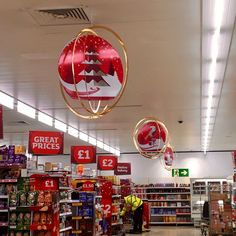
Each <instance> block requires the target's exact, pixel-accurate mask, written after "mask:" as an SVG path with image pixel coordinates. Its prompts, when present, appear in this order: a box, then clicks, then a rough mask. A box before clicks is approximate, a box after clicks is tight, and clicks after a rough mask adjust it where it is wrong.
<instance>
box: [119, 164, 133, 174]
mask: <svg viewBox="0 0 236 236" xmlns="http://www.w3.org/2000/svg"><path fill="white" fill-rule="evenodd" d="M115 175H131V163H117V166H116V169H115Z"/></svg>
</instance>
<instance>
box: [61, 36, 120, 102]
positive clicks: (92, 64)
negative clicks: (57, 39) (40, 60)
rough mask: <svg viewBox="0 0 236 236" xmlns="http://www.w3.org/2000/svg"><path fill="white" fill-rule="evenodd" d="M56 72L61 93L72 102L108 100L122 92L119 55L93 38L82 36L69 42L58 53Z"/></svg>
mask: <svg viewBox="0 0 236 236" xmlns="http://www.w3.org/2000/svg"><path fill="white" fill-rule="evenodd" d="M75 43H76V45H74V44H75ZM73 50H74V60H73V62H74V63H73V64H74V75H73V70H72V57H73ZM58 71H59V74H60V77H61V79H60V82H61V84H62V86H63V88H64V90H65V91H66V93H67V94H68V95H69V96H70V97H71V98H73V99H78V96H79V98H80V99H84V100H109V99H113V98H115V97H116V96H117V95H118V94H119V92H120V91H121V89H122V83H123V67H122V62H121V59H120V56H119V54H118V52H117V51H116V50H115V49H114V48H113V47H112V45H111V44H109V43H108V42H107V41H106V40H104V39H103V38H101V37H99V36H96V35H86V36H82V37H80V38H79V39H78V40H77V41H76V42H75V40H73V41H72V42H71V43H69V44H68V45H67V46H66V47H65V48H64V49H63V51H62V53H61V56H60V59H59V65H58Z"/></svg>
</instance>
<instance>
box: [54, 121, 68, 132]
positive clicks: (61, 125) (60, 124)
mask: <svg viewBox="0 0 236 236" xmlns="http://www.w3.org/2000/svg"><path fill="white" fill-rule="evenodd" d="M54 127H55V128H56V129H59V130H61V131H63V132H66V128H67V125H66V124H65V123H63V122H61V121H59V120H55V123H54Z"/></svg>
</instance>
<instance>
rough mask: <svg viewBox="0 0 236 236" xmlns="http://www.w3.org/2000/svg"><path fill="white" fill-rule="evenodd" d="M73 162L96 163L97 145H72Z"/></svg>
mask: <svg viewBox="0 0 236 236" xmlns="http://www.w3.org/2000/svg"><path fill="white" fill-rule="evenodd" d="M71 162H72V163H75V164H89V163H96V147H94V146H72V147H71Z"/></svg>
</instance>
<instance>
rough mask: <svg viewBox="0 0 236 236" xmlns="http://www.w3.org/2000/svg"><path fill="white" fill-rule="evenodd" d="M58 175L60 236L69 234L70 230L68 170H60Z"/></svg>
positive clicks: (70, 209) (70, 208) (70, 211)
mask: <svg viewBox="0 0 236 236" xmlns="http://www.w3.org/2000/svg"><path fill="white" fill-rule="evenodd" d="M60 174H61V176H60V177H59V196H60V201H59V204H60V215H59V217H60V236H69V235H71V231H72V226H71V225H72V207H71V204H72V202H71V193H72V187H71V184H70V182H71V180H70V178H69V176H68V175H69V174H70V172H68V171H64V172H60Z"/></svg>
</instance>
